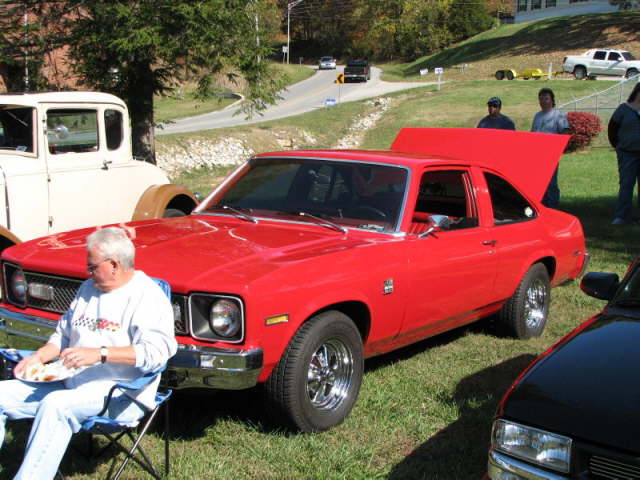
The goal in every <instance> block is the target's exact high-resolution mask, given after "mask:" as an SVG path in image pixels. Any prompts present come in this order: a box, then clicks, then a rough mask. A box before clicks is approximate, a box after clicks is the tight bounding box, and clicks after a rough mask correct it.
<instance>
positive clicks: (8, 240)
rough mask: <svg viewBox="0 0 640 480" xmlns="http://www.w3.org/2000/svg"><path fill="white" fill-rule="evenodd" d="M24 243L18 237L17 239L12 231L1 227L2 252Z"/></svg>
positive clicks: (0, 241)
mask: <svg viewBox="0 0 640 480" xmlns="http://www.w3.org/2000/svg"><path fill="white" fill-rule="evenodd" d="M19 243H22V240H20V239H19V238H18V237H16V236H15V235H14V234H13V233H11V231H10V230H7V229H6V228H5V227H3V226H0V252H2V250H4V249H5V248H8V247H11V246H12V245H17V244H19Z"/></svg>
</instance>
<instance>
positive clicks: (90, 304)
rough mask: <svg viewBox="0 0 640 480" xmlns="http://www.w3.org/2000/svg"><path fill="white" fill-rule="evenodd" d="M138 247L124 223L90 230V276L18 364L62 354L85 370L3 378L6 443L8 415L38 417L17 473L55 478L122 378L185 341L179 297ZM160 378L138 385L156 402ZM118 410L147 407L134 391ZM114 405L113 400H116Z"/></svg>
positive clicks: (0, 422) (0, 404)
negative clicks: (176, 308)
mask: <svg viewBox="0 0 640 480" xmlns="http://www.w3.org/2000/svg"><path fill="white" fill-rule="evenodd" d="M134 258H135V247H134V245H133V243H132V242H131V240H130V239H129V238H128V237H127V234H126V233H125V231H124V230H122V229H120V228H115V227H111V228H105V229H102V230H97V231H96V232H94V233H92V234H91V235H89V236H88V237H87V272H88V273H89V275H90V278H89V279H88V280H86V281H85V282H84V283H83V284H82V285H81V286H80V289H79V290H78V293H77V295H76V297H75V298H74V300H73V302H72V303H71V307H70V308H69V310H68V311H67V312H66V313H65V314H64V315H63V316H62V317H61V319H60V321H59V322H58V326H57V328H56V331H55V332H54V333H53V335H51V337H50V338H49V341H48V342H47V343H46V344H45V345H44V346H43V347H41V348H40V349H39V350H38V351H36V352H35V353H34V354H33V355H31V356H29V357H27V358H25V359H24V360H22V361H21V362H20V363H18V365H17V366H16V369H15V373H16V375H17V376H20V375H21V374H23V373H24V372H25V371H27V370H28V369H30V368H32V367H33V366H35V365H39V364H41V363H46V362H48V361H50V360H52V359H54V358H56V357H60V358H62V359H63V360H64V365H65V366H66V367H68V368H76V369H78V370H77V373H76V374H75V375H74V376H71V377H69V378H67V379H66V380H63V381H58V382H51V383H40V384H31V383H25V382H22V381H21V380H7V381H2V382H0V445H1V444H2V441H3V440H4V434H5V423H6V420H7V418H10V419H21V418H33V419H34V421H33V426H32V428H31V434H30V436H29V440H28V442H27V448H26V452H25V456H24V460H23V462H22V466H21V467H20V470H19V471H18V473H17V475H16V477H15V478H16V479H35V478H38V479H49V478H54V476H55V474H56V471H57V469H58V466H59V464H60V461H61V460H62V457H63V456H64V453H65V451H66V449H67V445H68V443H69V440H70V439H71V435H72V434H73V433H75V432H77V431H78V430H79V429H80V426H81V423H82V422H83V420H85V419H86V418H87V417H89V416H92V415H95V414H97V413H98V412H99V411H100V410H101V409H102V407H103V405H104V401H105V397H106V395H107V394H108V392H109V389H110V388H111V386H112V385H113V384H114V383H115V382H117V381H131V380H134V379H136V378H138V377H139V376H140V375H141V373H142V372H148V371H153V370H156V369H158V368H160V367H161V366H163V365H164V364H165V363H166V362H167V360H168V359H169V358H170V357H171V356H172V355H174V354H175V352H176V349H177V344H176V340H175V337H174V331H173V311H172V308H171V303H170V301H169V299H168V298H167V296H166V295H165V294H164V292H163V291H162V290H161V288H160V287H159V286H158V285H157V284H156V283H155V282H154V281H153V280H152V279H150V278H149V277H148V276H147V275H145V274H144V273H143V272H141V271H138V270H134ZM158 382H159V379H158V380H156V381H155V382H154V383H151V384H150V385H149V386H148V387H147V388H145V389H143V390H142V391H140V392H138V393H137V400H138V401H140V402H141V403H143V404H145V405H152V404H153V398H154V395H155V391H156V390H157V388H158ZM118 400H119V401H118V402H117V406H116V407H115V408H113V409H110V411H109V413H110V416H112V417H117V418H119V419H131V420H135V419H137V418H139V417H140V416H141V414H142V409H141V408H140V407H139V406H138V405H136V404H135V403H134V402H131V401H129V400H128V398H127V397H126V396H124V395H123V396H122V397H120V398H119V399H118ZM112 405H113V403H112Z"/></svg>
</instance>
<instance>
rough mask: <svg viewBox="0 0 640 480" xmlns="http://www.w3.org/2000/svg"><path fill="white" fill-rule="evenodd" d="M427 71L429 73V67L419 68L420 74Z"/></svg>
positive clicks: (424, 73)
mask: <svg viewBox="0 0 640 480" xmlns="http://www.w3.org/2000/svg"><path fill="white" fill-rule="evenodd" d="M427 73H429V69H428V68H422V69H420V75H426V74H427Z"/></svg>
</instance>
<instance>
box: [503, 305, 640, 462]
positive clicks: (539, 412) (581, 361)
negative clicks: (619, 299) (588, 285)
mask: <svg viewBox="0 0 640 480" xmlns="http://www.w3.org/2000/svg"><path fill="white" fill-rule="evenodd" d="M639 372H640V316H637V315H634V316H626V314H620V311H618V312H614V310H609V312H608V313H603V314H601V315H600V317H599V318H597V319H596V321H595V322H593V323H592V324H591V325H589V326H588V327H587V328H585V329H584V330H582V331H581V332H579V333H578V334H577V335H575V336H574V337H572V338H569V339H568V340H566V341H565V342H563V343H561V344H560V345H559V346H558V347H557V348H556V349H555V350H554V351H553V352H552V353H551V354H549V355H548V356H547V357H546V358H544V359H543V360H542V361H540V362H539V363H538V364H537V365H535V366H534V368H532V370H531V371H530V372H528V373H527V374H526V375H525V376H524V378H523V379H522V380H521V382H520V383H519V384H518V385H516V387H515V388H514V390H513V391H512V393H511V395H510V396H509V397H508V398H507V400H506V402H505V404H504V406H503V407H504V410H503V415H504V417H505V418H509V419H512V420H514V421H517V422H519V423H524V424H527V425H531V426H537V427H539V428H542V429H544V430H548V431H551V432H556V433H560V434H563V435H566V436H568V437H571V438H573V439H574V440H584V441H589V442H593V443H596V444H599V445H602V446H609V447H612V448H616V449H622V450H625V451H628V452H630V453H635V454H640V375H639Z"/></svg>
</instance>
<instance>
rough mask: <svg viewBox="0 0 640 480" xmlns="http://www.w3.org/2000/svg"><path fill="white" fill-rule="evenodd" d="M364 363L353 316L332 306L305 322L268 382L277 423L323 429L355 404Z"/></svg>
mask: <svg viewBox="0 0 640 480" xmlns="http://www.w3.org/2000/svg"><path fill="white" fill-rule="evenodd" d="M363 369H364V361H363V351H362V338H361V336H360V332H359V331H358V329H357V328H356V326H355V325H354V323H353V322H352V321H351V319H350V318H349V317H347V316H346V315H344V314H343V313H341V312H338V311H335V310H330V311H327V312H323V313H320V314H318V315H316V316H315V317H313V318H311V319H310V320H309V321H307V322H306V323H304V324H303V325H302V326H301V327H300V328H299V329H298V331H297V332H296V334H295V336H294V337H293V339H292V340H291V341H290V342H289V346H288V347H287V349H286V351H285V352H284V354H283V355H282V358H281V359H280V361H279V362H278V365H277V366H276V368H275V369H274V370H273V372H271V375H270V376H269V378H268V380H267V382H266V383H265V393H266V395H267V403H268V405H269V407H270V408H269V412H270V413H271V414H272V415H273V416H274V417H275V420H276V421H277V422H278V423H284V424H285V425H287V426H289V427H292V428H293V429H295V430H300V431H303V432H321V431H323V430H327V429H329V428H331V427H333V426H335V425H338V424H339V423H341V422H342V421H343V420H344V419H345V418H346V416H347V415H348V414H349V412H350V411H351V409H352V408H353V405H354V403H355V402H356V399H357V398H358V392H359V391H360V384H361V383H362V373H363Z"/></svg>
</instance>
